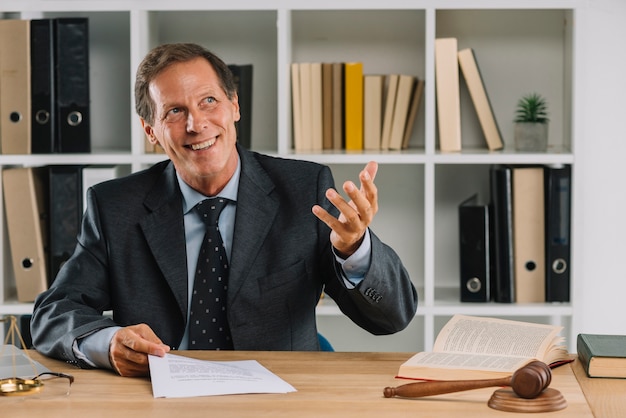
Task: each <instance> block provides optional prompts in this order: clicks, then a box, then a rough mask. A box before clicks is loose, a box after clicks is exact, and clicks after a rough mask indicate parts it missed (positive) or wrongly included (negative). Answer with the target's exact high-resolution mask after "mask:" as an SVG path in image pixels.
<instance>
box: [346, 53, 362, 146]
mask: <svg viewBox="0 0 626 418" xmlns="http://www.w3.org/2000/svg"><path fill="white" fill-rule="evenodd" d="M344 92H345V97H344V115H345V118H344V123H345V141H346V150H347V151H361V150H363V63H362V62H347V63H345V64H344Z"/></svg>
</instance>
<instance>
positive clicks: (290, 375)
mask: <svg viewBox="0 0 626 418" xmlns="http://www.w3.org/2000/svg"><path fill="white" fill-rule="evenodd" d="M179 354H181V355H186V356H189V357H195V358H201V359H206V360H221V361H228V360H250V359H254V360H257V361H259V362H260V363H261V364H262V365H263V366H265V367H267V368H268V369H269V370H271V371H272V372H273V373H275V374H277V375H278V376H280V377H281V378H283V379H284V380H286V381H287V382H289V383H290V384H291V385H293V386H294V387H295V388H296V389H297V392H293V393H286V394H250V395H228V396H208V397H197V398H183V399H154V398H153V396H152V386H151V384H150V380H149V379H148V378H123V377H119V376H117V375H114V374H113V373H112V372H110V371H107V370H80V369H76V368H75V367H73V366H69V365H66V364H64V363H62V362H59V361H56V360H51V359H47V358H44V357H42V356H41V355H39V354H38V353H34V352H32V357H33V358H34V359H35V360H37V361H40V362H41V363H43V364H44V365H46V366H47V367H49V368H50V369H51V370H53V371H62V372H66V373H70V374H72V375H74V376H75V382H74V385H73V386H72V392H71V394H70V395H69V396H68V397H65V398H56V399H47V400H44V399H33V398H31V397H29V396H19V397H0V410H2V411H3V412H2V416H5V412H7V411H9V410H10V411H11V412H10V414H7V415H6V416H7V417H29V418H32V417H63V418H68V417H73V416H89V417H95V416H107V417H111V416H115V415H116V414H118V416H120V417H121V416H133V417H134V416H137V417H139V416H150V417H160V416H163V417H165V416H167V417H169V418H171V417H176V416H184V417H185V418H187V417H192V416H209V415H210V416H228V417H234V416H258V415H263V416H271V417H276V416H288V417H295V416H297V417H307V416H316V417H318V416H324V417H327V416H341V417H348V416H359V417H364V416H380V417H392V416H417V415H421V416H429V417H450V416H460V415H461V414H462V415H463V416H466V417H469V416H480V417H490V416H510V417H517V416H526V415H528V416H533V417H539V416H550V417H555V418H557V417H592V416H593V414H592V412H591V409H590V407H589V405H588V404H587V402H586V400H585V395H583V392H582V390H581V386H582V387H583V388H584V389H585V393H586V395H587V398H588V400H589V402H590V405H591V406H592V408H593V409H594V411H595V413H596V416H597V417H608V416H619V415H620V412H621V414H623V413H624V411H626V400H620V399H621V398H622V397H623V395H621V396H618V394H619V393H621V394H623V393H624V392H626V380H613V379H611V380H607V379H601V380H594V379H588V378H586V376H585V375H584V372H582V368H580V365H579V364H578V363H577V362H575V363H573V370H574V372H576V375H575V374H574V373H573V372H572V367H570V365H565V366H562V367H559V368H557V369H555V370H554V372H553V377H552V384H551V385H550V386H551V387H553V388H555V389H558V390H560V391H561V392H562V393H563V396H564V397H565V399H566V400H567V402H568V406H567V408H565V409H564V410H561V411H557V412H550V413H546V414H541V413H539V414H538V413H533V414H512V413H508V412H500V411H496V410H493V409H491V408H489V407H488V406H487V401H488V400H489V398H490V396H491V394H492V393H493V391H494V390H495V389H497V388H485V389H477V390H471V391H466V392H459V393H453V394H446V395H438V396H432V397H428V398H420V399H404V398H384V397H383V389H384V388H385V387H386V386H398V385H400V384H403V383H406V382H407V381H406V380H401V379H395V378H394V376H395V373H396V372H397V371H398V367H399V366H400V364H401V363H402V362H404V361H405V360H407V359H408V358H409V357H410V356H411V354H412V353H341V352H334V353H333V352H242V351H231V352H224V351H220V352H215V351H187V352H180V353H179ZM579 372H580V373H579ZM577 378H578V379H579V380H580V381H581V386H579V384H578V381H577ZM612 391H613V392H612ZM611 393H614V395H613V397H612V398H611V396H612V395H611ZM618 398H620V399H618ZM598 411H601V413H600V412H598Z"/></svg>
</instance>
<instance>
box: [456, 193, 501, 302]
mask: <svg viewBox="0 0 626 418" xmlns="http://www.w3.org/2000/svg"><path fill="white" fill-rule="evenodd" d="M491 224H492V222H491V213H490V208H489V205H488V204H486V203H483V202H481V201H480V200H479V199H478V195H477V194H474V195H472V196H471V197H469V198H468V199H466V200H464V201H463V202H461V204H459V260H460V277H461V282H460V289H461V302H489V301H490V300H491V298H492V287H493V279H492V264H493V261H492V252H493V242H492V233H491V230H492V228H491Z"/></svg>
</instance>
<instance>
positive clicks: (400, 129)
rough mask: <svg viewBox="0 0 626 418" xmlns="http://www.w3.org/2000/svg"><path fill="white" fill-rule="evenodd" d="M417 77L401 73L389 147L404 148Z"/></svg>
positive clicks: (393, 148) (394, 148)
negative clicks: (403, 142)
mask: <svg viewBox="0 0 626 418" xmlns="http://www.w3.org/2000/svg"><path fill="white" fill-rule="evenodd" d="M415 80H416V78H415V77H413V76H411V75H405V74H402V75H400V80H399V81H398V93H397V94H396V105H395V107H394V111H393V121H392V123H391V135H390V136H389V149H392V150H399V149H402V141H403V140H404V131H405V128H406V121H407V118H408V115H409V107H410V105H411V96H412V95H413V90H414V86H415Z"/></svg>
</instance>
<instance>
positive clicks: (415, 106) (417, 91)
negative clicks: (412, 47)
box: [402, 78, 424, 149]
mask: <svg viewBox="0 0 626 418" xmlns="http://www.w3.org/2000/svg"><path fill="white" fill-rule="evenodd" d="M423 94H424V80H423V79H421V78H418V79H417V81H416V82H415V88H414V89H413V94H412V96H411V107H410V108H409V115H408V117H407V121H406V127H405V129H404V138H403V139H402V149H407V148H409V142H410V141H411V135H413V127H414V126H415V119H417V113H418V111H419V108H420V103H421V102H422V95H423Z"/></svg>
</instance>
